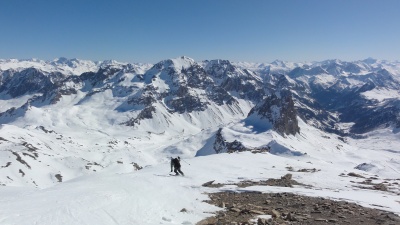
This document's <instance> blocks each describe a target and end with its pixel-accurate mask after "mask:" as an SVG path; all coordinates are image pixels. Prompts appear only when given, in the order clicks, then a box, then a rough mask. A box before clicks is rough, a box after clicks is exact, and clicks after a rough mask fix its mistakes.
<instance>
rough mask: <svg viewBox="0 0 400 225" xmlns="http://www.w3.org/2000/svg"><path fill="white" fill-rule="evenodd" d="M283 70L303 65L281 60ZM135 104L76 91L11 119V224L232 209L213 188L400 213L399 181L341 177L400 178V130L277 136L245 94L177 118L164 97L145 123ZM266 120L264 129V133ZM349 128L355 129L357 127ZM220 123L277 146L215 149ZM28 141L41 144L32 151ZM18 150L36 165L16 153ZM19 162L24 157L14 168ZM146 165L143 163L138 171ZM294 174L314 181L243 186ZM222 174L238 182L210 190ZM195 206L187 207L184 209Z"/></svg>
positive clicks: (6, 209) (372, 94)
mask: <svg viewBox="0 0 400 225" xmlns="http://www.w3.org/2000/svg"><path fill="white" fill-rule="evenodd" d="M74 62H75V63H77V61H74V60H72V61H71V60H65V59H61V60H57V62H54V64H57V65H64V66H66V67H65V68H67V67H68V68H72V67H71V65H75V64H74ZM71 63H72V64H71ZM108 63H114V64H115V65H116V66H118V65H119V64H118V63H117V62H108ZM165 63H166V62H165ZM170 63H171V64H168V63H166V64H165V65H164V66H166V65H167V64H168V66H172V67H173V69H174V70H176V72H178V75H179V73H180V70H181V69H182V68H187V67H188V66H190V65H191V64H192V63H194V61H193V60H192V59H190V58H187V57H181V58H177V59H173V60H170ZM11 64H13V66H14V67H13V68H14V69H18V68H20V67H24V66H30V65H34V66H38V67H40V68H41V69H43V70H47V71H52V70H53V69H54V68H55V67H51V68H50V67H47V66H43V62H42V61H40V60H31V61H19V60H8V61H7V60H6V61H4V60H2V61H1V62H0V69H1V70H4V69H7V68H11V67H12V66H11ZM68 64H70V65H68ZM46 65H47V64H46ZM80 65H86V67H85V66H83V67H80V68H85V69H82V70H78V69H76V70H73V69H71V70H69V69H65V71H70V72H68V73H71V74H72V73H78V72H82V71H90V70H91V68H92V67H91V66H90V65H94V64H91V63H87V64H84V63H83V64H82V63H81V64H80ZM241 65H242V66H243V67H246V66H255V67H259V66H261V65H258V64H245V63H242V64H241ZM274 65H276V66H277V67H278V66H279V67H293V66H296V65H295V64H290V63H287V62H279V61H276V62H275V63H274ZM95 66H100V65H98V64H96V65H95ZM147 66H148V65H147ZM60 67H62V66H59V67H58V68H57V70H59V69H60ZM77 68H78V67H77ZM93 68H94V67H93ZM391 68H395V67H391ZM135 71H136V72H129V73H125V74H123V76H121V77H119V75H115V77H112V78H111V79H120V78H122V77H124V78H125V80H124V81H123V82H121V83H120V85H122V86H126V87H133V88H137V89H139V88H140V87H142V86H140V85H144V84H142V83H140V82H134V79H136V78H135V77H136V75H137V74H141V73H142V72H143V73H144V71H146V70H144V69H143V67H140V66H139V67H136V68H135ZM239 71H241V70H239ZM147 75H148V77H146V78H148V79H152V78H153V76H155V81H154V82H152V83H153V84H154V85H155V86H156V87H157V88H159V89H165V90H166V89H167V88H169V87H170V85H171V82H172V81H171V80H168V79H165V78H167V77H168V76H167V75H166V74H162V75H161V74H159V71H157V70H155V69H153V70H152V71H150V72H149V74H147ZM164 75H165V77H163V76H164ZM303 78H304V77H303ZM308 78H310V77H308ZM334 81H335V80H334V78H333V77H332V76H328V75H326V76H320V77H319V79H316V82H317V83H319V84H321V85H322V86H323V87H326V86H330V85H331V84H333V83H334ZM132 82H133V84H132ZM71 85H72V84H71ZM325 85H326V86H325ZM135 90H136V89H135ZM191 91H193V92H191V94H192V95H198V96H200V95H203V94H204V92H203V91H200V90H196V89H191ZM363 95H364V96H365V97H366V98H369V99H378V100H383V99H386V98H399V93H397V92H394V91H393V90H392V91H389V90H386V89H377V88H376V89H373V90H371V91H368V92H364V93H363ZM28 97H30V96H22V97H20V98H15V99H7V98H6V96H2V98H1V99H0V107H1V109H2V111H5V109H7V108H10V107H13V106H14V107H18V106H21V105H23V104H25V102H26V101H27V100H28ZM124 101H125V99H124V97H118V96H115V93H113V92H112V91H111V90H105V91H102V92H99V93H96V94H93V95H91V96H90V97H87V93H86V92H83V91H78V93H77V94H76V95H68V96H63V97H62V98H61V99H60V101H59V102H58V103H57V104H56V105H47V106H42V107H35V106H33V105H29V106H28V109H27V110H26V111H23V112H22V110H21V112H19V113H21V114H22V113H24V116H22V117H18V118H17V119H15V120H12V121H9V122H8V123H7V124H2V125H1V126H0V144H1V145H0V146H1V149H0V184H3V185H5V186H0V224H8V225H14V224H15V225H24V224H43V225H50V224H88V225H90V224H96V225H101V224H149V225H153V224H185V225H189V224H196V222H198V221H200V220H201V219H204V218H206V217H208V216H211V215H212V213H213V212H215V211H217V210H222V209H221V208H218V207H215V206H212V205H209V204H206V203H205V202H203V200H206V199H207V198H208V197H207V193H210V192H216V191H228V190H229V191H237V192H243V191H262V192H293V193H297V194H301V195H307V196H320V197H327V198H330V199H333V200H346V201H351V202H356V203H358V204H361V205H363V206H366V207H373V208H379V209H383V210H388V211H392V212H395V213H397V214H400V204H399V202H400V196H399V195H397V193H400V189H399V187H398V186H395V185H393V186H390V187H389V188H390V191H393V192H394V193H392V192H382V191H377V190H367V189H361V188H359V187H357V185H361V184H355V183H353V182H359V181H363V180H362V179H361V178H355V177H349V176H343V175H341V174H348V173H349V172H354V173H358V174H361V175H363V176H365V177H367V178H368V177H376V178H377V180H374V182H377V183H381V182H384V181H385V179H386V180H387V179H389V180H390V181H389V182H392V181H393V180H395V179H400V163H399V162H400V155H399V153H400V149H399V146H400V132H398V130H393V128H387V129H381V130H377V131H374V132H370V133H367V134H365V135H364V136H365V138H364V139H352V138H350V137H346V138H343V137H339V136H337V135H334V134H328V133H324V132H323V131H320V130H318V129H316V128H314V127H311V126H309V125H307V123H305V122H304V121H302V120H301V119H300V118H298V120H299V126H300V134H297V135H296V136H291V135H289V136H285V137H283V136H281V135H279V134H277V133H275V132H273V131H271V130H270V129H269V128H270V127H271V126H272V125H271V124H270V123H268V121H266V120H263V119H261V118H260V117H259V116H258V117H257V116H256V115H254V117H251V118H249V119H250V120H251V122H252V123H251V124H252V125H253V126H249V124H246V123H245V121H243V119H244V118H246V116H247V114H248V112H249V111H250V109H251V108H252V107H253V106H254V105H252V103H250V102H249V101H245V100H243V99H238V102H239V104H238V105H232V106H228V105H225V106H217V105H215V104H210V105H209V106H208V108H207V109H206V110H205V111H203V112H190V113H183V114H178V113H169V112H168V108H166V107H165V105H164V104H162V103H155V104H154V105H153V106H154V107H156V109H157V110H156V113H155V114H154V115H153V117H154V118H153V119H152V120H143V121H141V122H140V123H141V124H140V128H138V127H128V126H125V125H121V123H123V122H125V121H127V120H128V119H129V118H135V116H137V114H138V113H139V110H137V109H136V108H127V109H125V110H120V111H118V110H115V109H118V107H119V106H120V105H121V103H123V102H124ZM254 125H263V126H264V127H262V128H263V129H255V128H257V127H255V126H254ZM339 126H341V127H342V128H343V129H348V128H349V127H350V126H351V124H339ZM219 128H222V135H223V137H224V138H225V139H226V141H228V142H232V141H234V140H239V141H240V142H242V144H243V145H244V146H246V147H248V148H258V147H266V146H268V147H270V148H271V151H270V152H269V153H259V154H252V153H250V152H242V153H232V154H227V153H223V154H215V151H214V150H213V149H212V148H213V144H214V141H215V134H216V132H217V130H218V129H219ZM22 143H25V145H23V144H22ZM27 144H30V145H31V146H32V147H34V148H36V150H31V151H29V150H27V149H28V147H26V146H27ZM35 153H36V154H38V156H35ZM16 154H17V155H19V156H21V158H22V159H23V160H24V161H25V163H26V164H24V163H22V162H18V161H17V160H15V159H16ZM171 156H173V157H175V156H181V158H183V159H184V162H182V171H183V172H184V173H185V174H186V176H185V177H181V176H169V172H170V165H169V159H170V157H171ZM10 161H12V164H10V165H8V162H10ZM134 163H137V164H138V165H139V166H142V167H143V169H141V170H136V169H135V167H133V165H134ZM189 164H190V165H189ZM7 165H8V166H7ZM28 165H29V167H28ZM359 165H364V166H359ZM357 166H359V167H358V168H356V167H357ZM288 167H291V168H293V171H298V170H300V169H313V168H315V169H316V172H314V173H304V172H290V171H288V169H287V168H288ZM19 171H22V172H23V174H24V175H22V173H21V172H19ZM287 173H292V174H293V179H295V180H296V181H298V182H300V183H303V184H307V185H311V186H312V187H311V188H310V187H303V186H296V187H294V188H285V187H269V186H262V187H261V186H251V187H247V188H239V187H237V186H236V185H234V183H237V182H239V181H243V180H254V181H258V180H266V179H269V178H280V177H281V176H283V175H285V174H287ZM56 174H60V175H61V176H62V182H58V180H57V179H56ZM211 180H215V181H216V182H218V183H227V184H230V185H226V186H223V187H221V188H207V187H203V186H201V185H202V184H203V183H205V182H208V181H211ZM183 208H185V209H186V210H187V212H180V211H181V210H182V209H183Z"/></svg>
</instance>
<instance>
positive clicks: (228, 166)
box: [0, 153, 400, 225]
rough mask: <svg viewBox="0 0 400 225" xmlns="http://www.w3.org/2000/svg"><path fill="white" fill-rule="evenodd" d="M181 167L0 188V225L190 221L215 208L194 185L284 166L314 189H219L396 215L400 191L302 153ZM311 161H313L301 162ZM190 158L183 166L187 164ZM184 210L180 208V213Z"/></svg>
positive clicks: (215, 158) (269, 174) (279, 172)
mask: <svg viewBox="0 0 400 225" xmlns="http://www.w3.org/2000/svg"><path fill="white" fill-rule="evenodd" d="M184 160H185V162H183V164H182V166H183V167H182V170H183V171H184V173H185V174H187V176H185V177H181V176H169V175H168V173H169V170H170V168H169V163H162V164H159V165H155V166H150V167H146V168H144V169H142V170H139V171H136V172H125V173H115V172H100V173H97V174H94V175H88V176H83V177H80V178H76V179H73V180H70V181H67V182H63V183H60V184H58V185H55V186H53V187H49V188H45V189H29V188H12V187H2V188H1V189H0V196H1V197H0V201H1V203H2V204H0V223H1V224H18V225H24V224H149V225H150V224H195V223H196V222H198V221H199V220H201V219H202V218H205V217H207V216H210V215H211V214H210V213H211V212H214V211H216V210H218V209H219V208H217V207H215V206H211V205H208V204H206V203H204V202H202V201H203V200H205V199H207V195H205V194H204V193H207V192H215V191H217V190H218V189H211V188H206V187H202V186H201V184H203V183H205V182H207V181H210V180H215V181H216V182H220V183H234V182H239V181H240V180H244V179H246V180H247V179H250V180H260V179H268V178H279V177H280V176H283V175H284V174H286V173H287V170H286V169H285V167H286V166H288V165H290V166H293V167H295V168H304V167H310V166H312V167H315V168H317V169H321V172H316V173H295V174H294V179H295V180H298V181H299V182H302V183H305V184H311V185H313V186H314V187H315V188H312V189H309V188H304V187H301V186H297V187H295V188H285V187H268V186H264V187H257V186H253V187H247V188H238V187H236V186H234V185H229V186H224V187H221V188H219V190H221V191H227V190H229V191H238V192H242V191H262V192H293V193H297V194H301V195H306V196H322V197H327V198H330V199H334V200H347V201H352V202H356V203H358V204H361V205H363V206H366V207H374V208H381V209H382V208H383V209H385V210H389V211H393V212H396V213H400V205H399V204H398V202H397V201H400V196H398V195H395V194H391V193H384V192H379V191H371V190H361V189H358V188H355V187H351V186H350V183H349V181H350V180H354V179H352V178H340V177H338V175H339V173H340V172H342V171H344V170H346V168H342V167H333V166H331V167H328V166H327V163H326V162H323V161H318V160H316V161H314V160H312V159H311V158H308V157H304V156H302V157H281V156H276V155H272V154H268V153H266V154H252V153H239V154H218V155H211V156H204V157H196V158H190V159H189V158H187V159H184ZM309 160H311V161H312V162H313V164H312V165H310V164H308V163H307V162H306V161H309ZM187 163H189V164H190V165H189V164H187ZM183 208H185V209H186V210H187V212H180V211H181V210H182V209H183Z"/></svg>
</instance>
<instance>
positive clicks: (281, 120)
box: [245, 90, 300, 135]
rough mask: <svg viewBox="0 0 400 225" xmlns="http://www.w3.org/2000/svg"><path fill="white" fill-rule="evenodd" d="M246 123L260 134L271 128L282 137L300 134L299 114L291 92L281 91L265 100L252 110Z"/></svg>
mask: <svg viewBox="0 0 400 225" xmlns="http://www.w3.org/2000/svg"><path fill="white" fill-rule="evenodd" d="M245 123H246V125H251V126H253V128H254V129H255V130H257V131H259V132H263V131H266V130H268V129H271V128H272V129H274V130H275V131H277V132H278V133H280V134H282V135H290V134H291V135H295V134H296V133H299V132H300V128H299V125H298V121H297V112H296V109H295V107H294V102H293V99H292V94H291V92H290V91H289V90H281V91H278V92H275V93H273V94H271V95H270V96H268V97H267V98H265V99H264V100H263V101H261V103H260V104H258V105H256V106H255V107H254V108H253V109H251V110H250V112H249V114H248V116H247V118H246V120H245Z"/></svg>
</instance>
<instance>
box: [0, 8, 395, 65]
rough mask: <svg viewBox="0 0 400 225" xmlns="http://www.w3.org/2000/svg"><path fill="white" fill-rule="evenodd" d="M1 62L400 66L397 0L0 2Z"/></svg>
mask: <svg viewBox="0 0 400 225" xmlns="http://www.w3.org/2000/svg"><path fill="white" fill-rule="evenodd" d="M0 29H1V31H0V58H3V59H8V58H19V59H26V58H39V59H44V60H49V59H54V58H57V57H61V56H63V57H67V58H79V59H90V60H105V59H115V60H118V61H124V62H151V63H155V62H158V61H159V60H162V59H167V58H175V57H178V56H181V55H186V56H189V57H191V58H194V59H195V60H196V61H200V60H203V59H229V60H232V61H252V62H271V61H273V60H275V59H280V60H288V61H313V60H324V59H342V60H358V59H364V58H367V57H373V58H378V59H388V60H400V0H276V1H267V0H240V1H239V0H201V1H200V0H142V1H134V0H0Z"/></svg>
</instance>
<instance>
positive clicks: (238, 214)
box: [197, 174, 400, 225]
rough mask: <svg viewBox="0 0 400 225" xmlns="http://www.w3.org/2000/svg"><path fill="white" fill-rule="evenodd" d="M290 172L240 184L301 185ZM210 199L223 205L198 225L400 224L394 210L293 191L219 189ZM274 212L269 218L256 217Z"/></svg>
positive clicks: (211, 183) (399, 219)
mask: <svg viewBox="0 0 400 225" xmlns="http://www.w3.org/2000/svg"><path fill="white" fill-rule="evenodd" d="M291 178H292V176H291V174H287V175H285V176H283V177H281V179H269V180H267V181H258V182H254V181H243V182H241V183H238V184H236V185H237V186H238V187H247V186H252V185H268V186H283V187H291V186H292V185H302V184H300V183H298V182H296V181H294V180H292V179H291ZM223 185H224V184H213V181H210V182H207V183H205V184H203V186H206V187H214V188H217V187H221V186H223ZM209 196H210V200H208V201H207V202H208V203H209V204H213V205H216V206H219V207H221V208H223V210H222V211H219V212H217V213H216V215H215V216H214V217H210V218H207V219H205V220H202V221H200V222H199V223H197V225H225V224H229V225H235V224H236V225H240V224H257V225H278V224H279V225H282V224H287V225H289V224H312V225H314V224H315V225H318V224H337V225H340V224H346V225H353V224H354V225H355V224H360V225H361V224H362V225H400V217H399V216H397V215H396V214H394V213H391V212H386V211H382V210H378V209H372V208H367V207H363V206H360V205H357V204H355V203H349V202H345V201H334V200H330V199H326V198H317V197H307V196H300V195H296V194H292V193H260V192H241V193H237V192H219V193H212V194H209ZM258 215H271V216H272V218H270V219H262V218H257V216H258Z"/></svg>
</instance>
